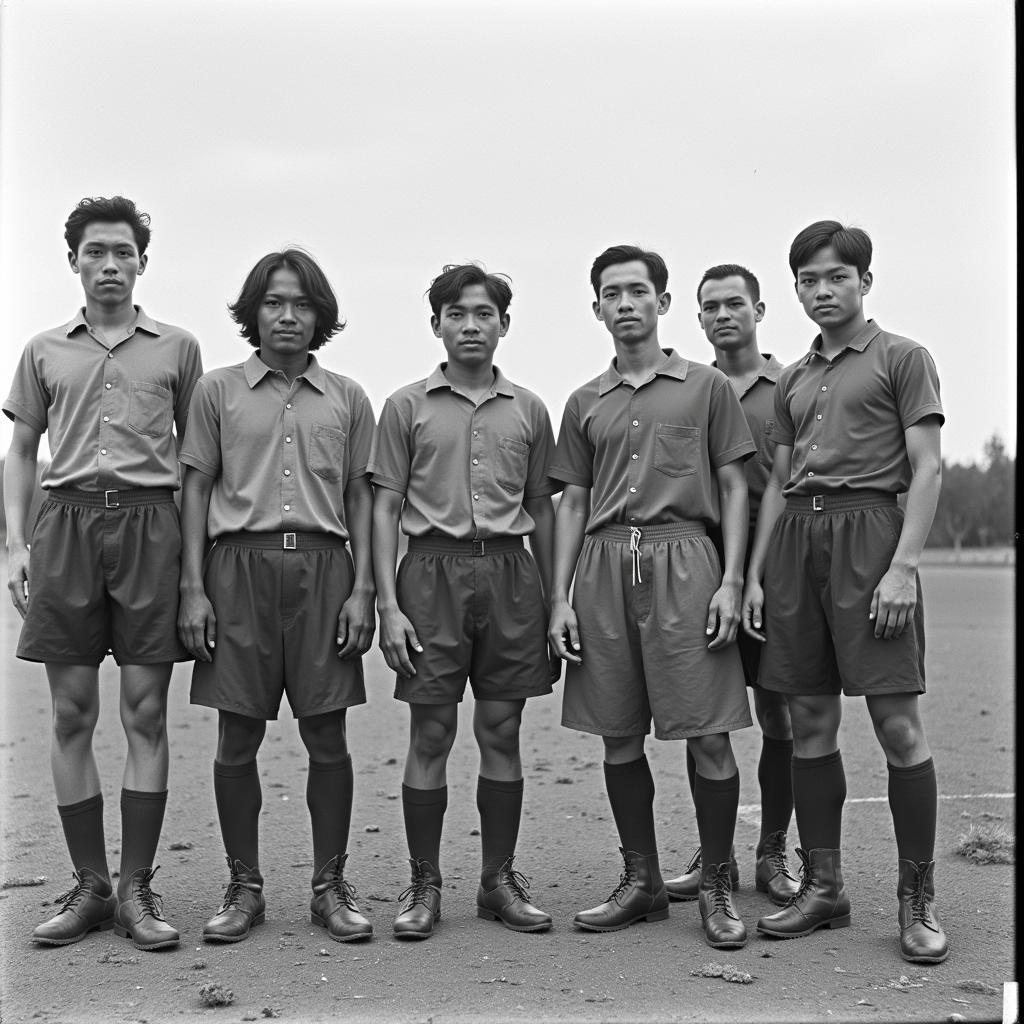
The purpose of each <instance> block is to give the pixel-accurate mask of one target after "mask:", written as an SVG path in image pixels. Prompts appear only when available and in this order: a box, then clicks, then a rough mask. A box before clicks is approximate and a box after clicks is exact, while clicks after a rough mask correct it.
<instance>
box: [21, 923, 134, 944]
mask: <svg viewBox="0 0 1024 1024" xmlns="http://www.w3.org/2000/svg"><path fill="white" fill-rule="evenodd" d="M113 927H114V921H113V918H111V919H110V920H109V921H100V922H99V924H93V925H90V926H89V927H88V928H86V929H85V930H84V931H81V932H78V934H77V935H71V936H69V937H68V938H66V939H47V938H44V937H43V936H41V935H33V936H32V941H33V942H38V943H40V944H41V945H43V946H71V945H73V944H74V943H76V942H81V941H82V939H84V938H85V937H86V935H88V934H89V932H106V931H110V929H111V928H113Z"/></svg>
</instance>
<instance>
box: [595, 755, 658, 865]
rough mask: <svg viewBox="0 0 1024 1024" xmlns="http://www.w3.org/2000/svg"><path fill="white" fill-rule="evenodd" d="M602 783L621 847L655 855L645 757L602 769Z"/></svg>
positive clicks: (651, 788)
mask: <svg viewBox="0 0 1024 1024" xmlns="http://www.w3.org/2000/svg"><path fill="white" fill-rule="evenodd" d="M604 784H605V787H606V788H607V790H608V802H609V803H610V804H611V805H612V816H613V817H614V818H615V827H616V828H617V829H618V830H619V840H620V842H621V843H622V848H623V849H624V850H625V851H626V852H627V853H628V852H633V853H639V854H642V855H643V856H650V855H651V854H656V853H657V852H658V841H657V839H656V838H655V836H654V776H652V775H651V766H650V765H649V764H648V763H647V755H646V754H644V755H643V756H641V757H638V758H637V759H636V760H635V761H627V762H626V763H625V764H608V763H607V762H605V766H604Z"/></svg>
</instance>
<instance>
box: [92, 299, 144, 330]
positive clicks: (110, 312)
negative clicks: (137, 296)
mask: <svg viewBox="0 0 1024 1024" xmlns="http://www.w3.org/2000/svg"><path fill="white" fill-rule="evenodd" d="M138 315H139V314H138V310H136V308H135V306H134V304H133V303H132V300H131V298H128V299H126V300H125V301H124V302H119V303H118V304H117V305H116V306H106V305H102V304H100V303H98V302H91V301H90V300H88V299H86V302H85V319H86V321H87V322H88V324H89V326H90V327H92V328H93V329H94V330H96V331H98V332H100V333H101V334H104V335H112V334H119V333H121V332H124V331H127V330H128V328H129V327H131V326H132V324H134V323H135V320H136V318H137V317H138Z"/></svg>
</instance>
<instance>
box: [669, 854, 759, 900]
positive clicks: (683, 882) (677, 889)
mask: <svg viewBox="0 0 1024 1024" xmlns="http://www.w3.org/2000/svg"><path fill="white" fill-rule="evenodd" d="M729 880H730V881H731V882H732V887H733V889H734V890H735V889H738V888H739V884H740V866H739V864H737V863H736V850H735V848H734V849H733V851H732V853H731V854H730V856H729ZM665 890H666V892H667V893H668V898H669V899H670V900H682V901H684V902H685V901H687V900H695V899H696V898H697V894H698V893H699V892H700V847H699V846H698V847H697V850H696V852H695V853H694V855H693V857H692V858H691V859H690V863H689V864H687V865H686V870H685V871H684V872H683V873H682V874H681V875H679V876H678V877H677V878H666V879H665Z"/></svg>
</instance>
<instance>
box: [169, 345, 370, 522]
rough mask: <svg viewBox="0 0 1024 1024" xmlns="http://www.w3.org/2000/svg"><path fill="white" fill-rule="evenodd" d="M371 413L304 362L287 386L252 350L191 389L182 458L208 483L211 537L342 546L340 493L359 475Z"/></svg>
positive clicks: (361, 397)
mask: <svg viewBox="0 0 1024 1024" xmlns="http://www.w3.org/2000/svg"><path fill="white" fill-rule="evenodd" d="M372 443H373V410H372V409H371V408H370V402H369V400H368V399H367V397H366V394H365V392H364V391H363V389H362V388H361V387H360V386H359V385H358V384H357V383H356V382H355V381H354V380H351V379H350V378H348V377H343V376H342V375H341V374H340V373H332V372H331V371H329V370H325V369H324V368H323V367H322V366H321V365H320V364H319V363H318V362H317V360H316V357H315V356H311V357H310V360H309V365H308V366H307V367H306V369H305V370H304V371H303V372H302V373H301V374H299V376H297V377H296V378H295V379H294V380H293V381H291V382H289V381H288V378H287V377H286V376H285V375H284V374H283V373H282V372H281V371H280V370H272V369H270V367H269V366H267V365H266V363H264V362H263V360H262V359H260V357H259V355H258V354H257V353H255V352H254V353H253V354H252V355H251V356H250V357H249V358H248V360H247V361H246V362H244V363H239V364H238V365H237V366H224V367H220V368H218V369H216V370H211V371H210V372H209V373H207V374H206V375H205V376H204V377H203V378H202V380H200V381H199V383H198V384H197V385H196V390H195V395H194V396H193V398H192V409H191V411H190V413H189V421H188V429H187V430H186V432H185V441H184V444H182V446H181V456H180V458H181V461H182V462H183V463H184V464H185V465H186V466H193V467H195V468H196V469H198V470H199V471H200V472H202V473H205V474H207V476H212V477H214V478H215V479H214V484H213V490H212V492H211V494H210V513H209V518H208V520H207V530H208V532H209V535H210V537H212V538H213V537H219V536H220V535H221V534H224V533H234V532H236V531H238V530H252V531H255V532H261V533H262V532H277V531H290V530H295V531H302V532H309V533H331V534H335V535H337V536H339V537H342V538H343V539H345V540H347V539H348V527H347V526H346V523H345V500H344V497H345V487H346V485H347V483H348V481H349V480H353V479H355V478H356V477H359V476H364V475H365V474H366V463H367V459H368V458H369V454H370V446H371V444H372Z"/></svg>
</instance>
